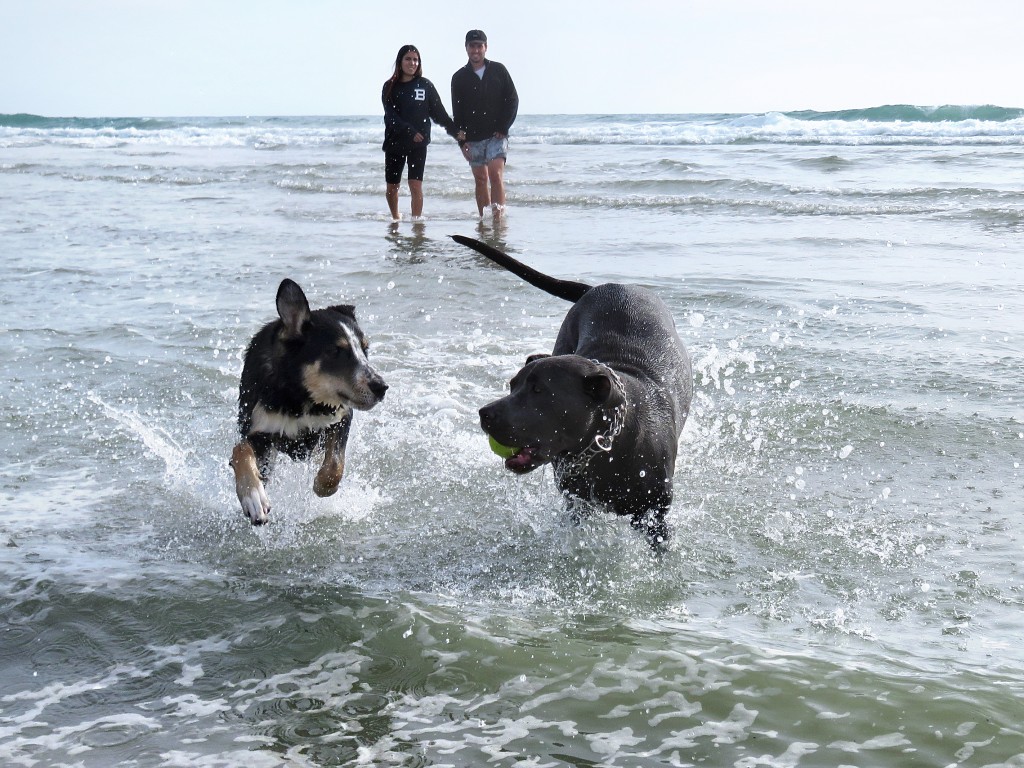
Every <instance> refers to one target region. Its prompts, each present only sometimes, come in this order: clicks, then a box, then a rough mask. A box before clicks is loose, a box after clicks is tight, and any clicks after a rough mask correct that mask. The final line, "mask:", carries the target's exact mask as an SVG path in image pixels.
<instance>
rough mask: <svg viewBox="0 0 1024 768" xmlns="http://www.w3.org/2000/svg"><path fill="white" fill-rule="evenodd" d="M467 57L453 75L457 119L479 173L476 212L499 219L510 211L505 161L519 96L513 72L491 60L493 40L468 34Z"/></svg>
mask: <svg viewBox="0 0 1024 768" xmlns="http://www.w3.org/2000/svg"><path fill="white" fill-rule="evenodd" d="M466 53H467V54H468V55H469V62H468V63H467V64H466V66H464V67H462V68H461V69H459V70H457V71H456V72H455V74H454V75H452V117H453V118H454V120H455V126H456V128H458V130H459V140H460V141H462V142H463V143H462V154H463V155H464V156H465V158H466V160H468V161H469V165H470V168H472V169H473V181H474V182H475V184H476V207H477V209H478V211H479V212H480V215H481V216H483V215H484V208H487V207H488V206H490V207H491V208H492V209H493V211H494V216H495V217H498V216H500V215H501V213H502V211H504V210H505V181H504V173H505V156H506V154H507V153H508V132H509V129H510V128H511V127H512V123H514V122H515V119H516V114H517V113H518V112H519V94H518V93H516V87H515V85H514V84H513V83H512V78H511V77H510V76H509V74H508V70H507V69H505V67H504V66H503V65H502V64H500V63H498V62H497V61H489V60H488V59H487V58H485V55H486V53H487V35H485V34H484V33H483V32H481V31H480V30H479V29H471V30H469V32H467V33H466Z"/></svg>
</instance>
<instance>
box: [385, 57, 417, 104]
mask: <svg viewBox="0 0 1024 768" xmlns="http://www.w3.org/2000/svg"><path fill="white" fill-rule="evenodd" d="M410 51H414V52H415V53H416V55H417V56H419V57H420V63H419V64H417V65H416V74H415V75H413V79H415V78H417V77H423V56H422V55H421V54H420V49H419V48H417V47H416V46H415V45H403V46H402V47H401V48H399V49H398V55H397V56H395V72H394V74H393V75H391V79H390V80H388V83H387V85H388V91H387V94H388V95H387V98H389V99H390V98H391V89H392V88H394V87H395V83H397V82H398V81H399V80H400V79H401V77H402V59H404V58H405V54H407V53H409V52H410Z"/></svg>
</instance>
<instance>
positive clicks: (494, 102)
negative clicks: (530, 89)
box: [452, 59, 519, 141]
mask: <svg viewBox="0 0 1024 768" xmlns="http://www.w3.org/2000/svg"><path fill="white" fill-rule="evenodd" d="M484 64H485V66H486V67H487V69H485V70H484V76H483V79H481V78H480V77H478V76H477V74H476V72H474V71H473V65H472V64H469V63H468V62H467V64H466V66H464V67H463V68H462V69H459V70H456V72H455V74H454V75H452V117H454V118H455V125H456V127H457V128H458V129H459V130H462V131H465V132H466V140H467V141H482V140H483V139H489V138H490V137H491V136H493V135H494V134H495V133H503V134H505V135H506V136H507V135H508V132H509V129H510V128H511V127H512V123H514V122H515V120H516V115H517V114H518V112H519V94H518V93H516V86H515V84H514V83H513V82H512V77H511V76H510V75H509V73H508V70H507V69H505V67H504V65H502V64H501V63H499V62H497V61H489V60H487V59H484Z"/></svg>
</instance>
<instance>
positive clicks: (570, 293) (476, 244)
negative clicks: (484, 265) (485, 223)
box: [451, 235, 592, 304]
mask: <svg viewBox="0 0 1024 768" xmlns="http://www.w3.org/2000/svg"><path fill="white" fill-rule="evenodd" d="M451 237H452V240H454V241H455V242H457V243H461V244H462V245H465V246H468V247H470V248H472V249H473V250H474V251H477V252H478V253H482V254H483V255H484V256H486V257H487V258H488V259H490V260H491V261H493V262H494V263H495V264H498V265H500V266H502V267H504V268H505V269H507V270H508V271H509V272H511V273H512V274H513V275H516V276H517V277H521V278H523V280H525V281H526V282H528V283H529V284H530V285H532V286H534V287H535V288H540V289H541V290H542V291H546V292H548V293H550V294H551V295H552V296H557V297H558V298H560V299H565V300H566V301H571V302H573V303H574V304H575V303H576V302H577V301H579V300H580V299H581V298H582V297H583V294H585V293H586V292H587V291H589V290H590V289H591V287H592V286H589V285H587V284H586V283H575V282H573V281H572V280H559V279H558V278H557V277H551V276H549V275H545V274H544V273H543V272H538V271H537V270H536V269H533V268H532V267H528V266H526V265H525V264H523V263H522V262H521V261H516V260H515V259H513V258H512V257H511V256H509V255H508V254H507V253H502V252H501V251H499V250H498V249H497V248H492V247H491V246H489V245H487V243H482V242H480V241H479V240H474V239H473V238H472V237H463V236H462V235H452V236H451Z"/></svg>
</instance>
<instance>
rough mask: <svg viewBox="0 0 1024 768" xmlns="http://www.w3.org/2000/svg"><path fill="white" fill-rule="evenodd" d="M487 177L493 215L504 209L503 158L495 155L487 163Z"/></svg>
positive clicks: (498, 214) (497, 214)
mask: <svg viewBox="0 0 1024 768" xmlns="http://www.w3.org/2000/svg"><path fill="white" fill-rule="evenodd" d="M487 178H488V181H489V182H490V185H491V205H493V206H494V215H495V216H500V215H501V213H502V211H504V210H505V158H504V157H496V158H494V159H493V160H491V162H489V163H488V164H487Z"/></svg>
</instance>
